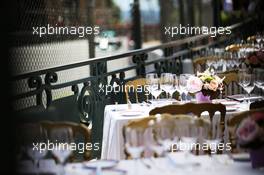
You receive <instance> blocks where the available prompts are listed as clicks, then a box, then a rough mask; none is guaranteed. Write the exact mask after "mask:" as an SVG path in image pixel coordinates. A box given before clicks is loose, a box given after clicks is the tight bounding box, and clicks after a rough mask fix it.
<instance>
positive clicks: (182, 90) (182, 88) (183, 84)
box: [179, 74, 191, 101]
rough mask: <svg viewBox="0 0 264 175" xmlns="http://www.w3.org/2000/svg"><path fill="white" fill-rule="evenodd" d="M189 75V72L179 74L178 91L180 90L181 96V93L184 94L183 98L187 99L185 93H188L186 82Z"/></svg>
mask: <svg viewBox="0 0 264 175" xmlns="http://www.w3.org/2000/svg"><path fill="white" fill-rule="evenodd" d="M190 76H191V74H181V75H180V78H179V92H180V95H181V97H182V96H183V95H185V96H186V98H185V99H187V95H188V87H187V82H188V79H189V78H190ZM181 101H182V98H181Z"/></svg>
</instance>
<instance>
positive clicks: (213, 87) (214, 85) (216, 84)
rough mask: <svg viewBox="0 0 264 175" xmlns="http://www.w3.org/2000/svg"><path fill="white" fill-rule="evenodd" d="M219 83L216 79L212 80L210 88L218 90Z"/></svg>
mask: <svg viewBox="0 0 264 175" xmlns="http://www.w3.org/2000/svg"><path fill="white" fill-rule="evenodd" d="M218 85H219V84H218V82H217V81H216V80H211V81H210V84H209V87H208V88H209V89H210V90H212V91H216V90H217V88H218Z"/></svg>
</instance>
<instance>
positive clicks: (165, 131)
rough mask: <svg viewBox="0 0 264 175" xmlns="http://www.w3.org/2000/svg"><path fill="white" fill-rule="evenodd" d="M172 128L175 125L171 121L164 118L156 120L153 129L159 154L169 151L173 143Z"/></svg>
mask: <svg viewBox="0 0 264 175" xmlns="http://www.w3.org/2000/svg"><path fill="white" fill-rule="evenodd" d="M174 129H175V125H174V122H173V121H171V120H166V119H160V120H157V123H156V124H155V126H154V131H155V133H156V141H157V145H159V150H160V151H159V153H160V154H161V153H166V152H169V151H170V150H171V148H172V146H173V144H174V143H175V135H174Z"/></svg>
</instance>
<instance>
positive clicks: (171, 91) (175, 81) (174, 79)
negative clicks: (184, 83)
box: [168, 74, 179, 100]
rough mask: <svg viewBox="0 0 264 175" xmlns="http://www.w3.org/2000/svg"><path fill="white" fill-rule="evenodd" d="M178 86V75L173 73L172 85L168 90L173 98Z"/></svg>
mask: <svg viewBox="0 0 264 175" xmlns="http://www.w3.org/2000/svg"><path fill="white" fill-rule="evenodd" d="M178 87H179V81H178V77H177V75H176V74H172V87H171V88H170V89H169V91H168V92H169V95H170V97H171V100H172V98H173V94H174V92H175V91H177V90H178Z"/></svg>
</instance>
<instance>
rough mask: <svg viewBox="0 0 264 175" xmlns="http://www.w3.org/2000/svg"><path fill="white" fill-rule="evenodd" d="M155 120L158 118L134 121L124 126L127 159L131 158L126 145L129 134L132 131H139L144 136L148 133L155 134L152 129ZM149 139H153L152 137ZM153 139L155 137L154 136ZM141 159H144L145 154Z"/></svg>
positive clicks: (152, 117)
mask: <svg viewBox="0 0 264 175" xmlns="http://www.w3.org/2000/svg"><path fill="white" fill-rule="evenodd" d="M155 120H156V118H155V117H154V116H149V117H146V118H143V119H139V120H132V121H130V122H129V123H127V124H126V125H124V126H123V130H122V132H123V138H124V153H125V156H126V159H130V158H131V155H130V154H129V152H128V151H127V148H126V145H125V144H126V143H127V141H128V136H127V134H128V132H130V131H131V130H137V131H139V132H140V133H141V134H142V135H144V134H146V132H149V133H150V134H153V132H152V128H151V127H152V125H153V124H154V123H155ZM149 137H151V135H150V136H149ZM152 137H154V136H153V135H152ZM135 141H136V140H135ZM141 157H143V154H142V155H141Z"/></svg>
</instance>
